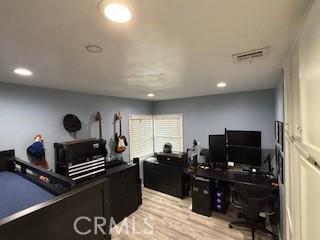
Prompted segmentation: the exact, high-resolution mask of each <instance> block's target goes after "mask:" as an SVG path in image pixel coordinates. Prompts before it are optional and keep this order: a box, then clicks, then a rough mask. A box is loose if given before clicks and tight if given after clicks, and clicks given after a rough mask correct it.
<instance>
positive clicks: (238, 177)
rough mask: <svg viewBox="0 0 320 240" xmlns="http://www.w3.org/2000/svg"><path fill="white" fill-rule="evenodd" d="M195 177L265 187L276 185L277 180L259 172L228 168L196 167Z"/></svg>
mask: <svg viewBox="0 0 320 240" xmlns="http://www.w3.org/2000/svg"><path fill="white" fill-rule="evenodd" d="M195 177H202V178H207V179H213V180H220V181H225V182H230V183H235V182H238V183H244V184H248V185H259V186H265V187H277V180H276V179H275V178H268V177H266V176H264V175H261V174H258V173H256V174H253V173H249V172H245V171H243V172H241V171H234V170H228V169H222V170H215V169H208V170H204V169H201V168H199V169H197V171H196V173H195Z"/></svg>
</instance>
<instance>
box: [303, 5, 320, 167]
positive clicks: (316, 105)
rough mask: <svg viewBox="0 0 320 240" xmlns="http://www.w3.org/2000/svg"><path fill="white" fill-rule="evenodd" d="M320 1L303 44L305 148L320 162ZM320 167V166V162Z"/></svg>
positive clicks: (310, 15) (315, 7) (306, 24)
mask: <svg viewBox="0 0 320 240" xmlns="http://www.w3.org/2000/svg"><path fill="white" fill-rule="evenodd" d="M319 12H320V1H315V2H314V6H313V7H312V9H311V11H310V12H309V15H308V18H307V20H306V23H305V28H304V31H303V33H302V38H301V41H300V54H299V55H300V89H301V91H300V94H301V123H302V144H303V145H304V147H305V148H306V149H307V151H308V152H309V153H310V154H311V155H312V156H313V157H314V160H316V161H319V160H320V14H319ZM319 163H320V162H319Z"/></svg>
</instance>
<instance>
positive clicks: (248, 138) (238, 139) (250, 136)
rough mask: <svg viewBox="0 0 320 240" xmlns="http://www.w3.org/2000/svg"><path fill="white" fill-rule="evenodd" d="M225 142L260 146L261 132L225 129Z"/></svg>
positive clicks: (234, 144) (236, 144) (233, 144)
mask: <svg viewBox="0 0 320 240" xmlns="http://www.w3.org/2000/svg"><path fill="white" fill-rule="evenodd" d="M226 138H227V144H228V145H232V146H247V147H257V148H261V132H259V131H238V130H226Z"/></svg>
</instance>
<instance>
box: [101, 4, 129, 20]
mask: <svg viewBox="0 0 320 240" xmlns="http://www.w3.org/2000/svg"><path fill="white" fill-rule="evenodd" d="M103 12H104V15H105V16H106V17H107V18H108V19H110V20H111V21H113V22H117V23H126V22H129V21H130V19H131V17H132V13H131V11H130V10H129V8H127V7H126V6H124V5H121V4H119V3H111V4H109V5H107V6H106V7H105V8H104V10H103Z"/></svg>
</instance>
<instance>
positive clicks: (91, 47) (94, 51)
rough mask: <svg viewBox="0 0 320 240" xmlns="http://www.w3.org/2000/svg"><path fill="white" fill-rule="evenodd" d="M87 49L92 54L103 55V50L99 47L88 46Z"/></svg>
mask: <svg viewBox="0 0 320 240" xmlns="http://www.w3.org/2000/svg"><path fill="white" fill-rule="evenodd" d="M86 49H87V51H88V52H91V53H101V52H102V51H103V48H102V47H99V46H98V45H87V46H86Z"/></svg>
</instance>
